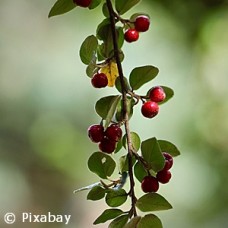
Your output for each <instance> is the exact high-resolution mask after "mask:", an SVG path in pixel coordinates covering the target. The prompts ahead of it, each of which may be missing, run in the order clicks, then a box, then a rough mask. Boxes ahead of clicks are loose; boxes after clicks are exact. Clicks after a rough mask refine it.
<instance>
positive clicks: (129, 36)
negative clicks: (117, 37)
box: [124, 29, 139, 43]
mask: <svg viewBox="0 0 228 228" xmlns="http://www.w3.org/2000/svg"><path fill="white" fill-rule="evenodd" d="M138 38H139V33H138V31H136V30H135V29H128V30H127V31H126V32H125V34H124V39H125V40H126V41H127V42H129V43H131V42H134V41H136V40H138Z"/></svg>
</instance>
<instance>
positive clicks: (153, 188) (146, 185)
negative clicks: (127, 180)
mask: <svg viewBox="0 0 228 228" xmlns="http://www.w3.org/2000/svg"><path fill="white" fill-rule="evenodd" d="M141 188H142V190H143V191H144V192H157V190H158V189H159V183H158V180H157V179H156V178H155V177H152V176H146V177H144V178H143V180H142V183H141Z"/></svg>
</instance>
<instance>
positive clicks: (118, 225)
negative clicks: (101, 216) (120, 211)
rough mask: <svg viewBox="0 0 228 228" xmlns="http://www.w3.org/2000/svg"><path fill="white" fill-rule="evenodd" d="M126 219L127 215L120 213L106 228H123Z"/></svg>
mask: <svg viewBox="0 0 228 228" xmlns="http://www.w3.org/2000/svg"><path fill="white" fill-rule="evenodd" d="M127 221H128V215H121V216H119V217H117V218H116V219H114V220H113V221H112V222H111V223H110V224H109V226H108V228H123V227H124V225H125V224H126V223H127Z"/></svg>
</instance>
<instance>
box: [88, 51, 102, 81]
mask: <svg viewBox="0 0 228 228" xmlns="http://www.w3.org/2000/svg"><path fill="white" fill-rule="evenodd" d="M96 61H97V58H96V56H95V55H94V56H93V58H92V60H91V62H90V63H89V65H88V66H87V68H86V74H87V76H89V77H90V78H92V77H93V75H94V74H95V73H96V72H97V71H98V69H99V68H98V67H97V64H96Z"/></svg>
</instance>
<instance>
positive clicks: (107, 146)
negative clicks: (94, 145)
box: [99, 137, 116, 154]
mask: <svg viewBox="0 0 228 228" xmlns="http://www.w3.org/2000/svg"><path fill="white" fill-rule="evenodd" d="M99 149H100V150H101V151H102V152H105V153H108V154H111V153H112V152H113V151H114V150H115V149H116V142H115V141H112V140H110V139H109V138H107V137H104V138H103V139H102V140H101V142H100V143H99Z"/></svg>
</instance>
